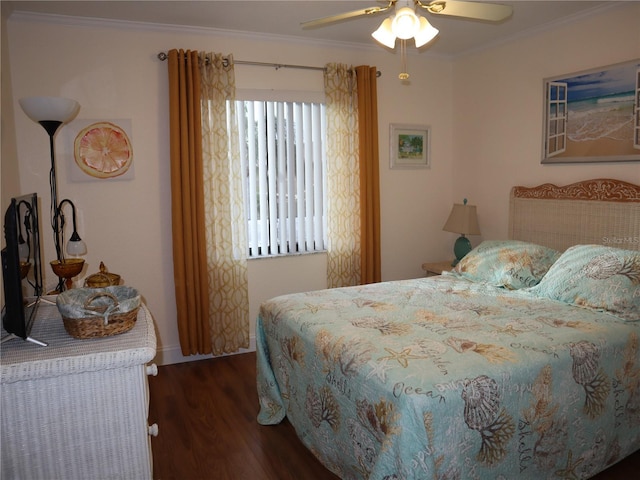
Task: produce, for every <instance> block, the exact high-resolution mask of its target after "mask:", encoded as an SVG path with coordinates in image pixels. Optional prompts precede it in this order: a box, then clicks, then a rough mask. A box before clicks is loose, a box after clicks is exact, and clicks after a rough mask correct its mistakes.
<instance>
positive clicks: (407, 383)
mask: <svg viewBox="0 0 640 480" xmlns="http://www.w3.org/2000/svg"><path fill="white" fill-rule="evenodd" d="M256 330H257V331H256V336H257V355H258V365H257V367H258V380H257V381H258V394H259V398H260V413H259V416H258V421H259V422H260V423H261V424H264V425H268V424H276V423H279V422H280V421H282V420H283V418H284V417H285V416H287V417H288V419H289V421H290V422H291V423H292V424H293V425H294V427H295V429H296V431H297V433H298V436H299V437H300V439H301V441H302V442H304V444H305V445H306V446H307V447H308V448H309V449H310V450H311V451H312V452H313V453H314V454H315V455H316V456H317V457H318V458H319V459H320V461H321V462H322V463H323V464H324V465H326V467H327V468H328V469H330V470H331V471H333V472H334V473H336V474H337V475H338V476H340V477H341V478H343V479H356V478H370V479H430V478H434V479H468V478H518V479H520V478H536V479H543V478H562V479H569V478H587V477H589V476H591V475H594V474H596V473H597V472H599V471H601V470H603V469H605V468H606V467H607V466H608V465H610V464H612V463H614V462H616V461H618V460H620V459H622V458H623V457H624V456H626V455H628V454H630V453H632V452H633V451H635V450H637V449H639V448H640V345H639V336H640V322H625V321H624V320H622V319H619V318H617V317H615V316H613V315H610V314H607V313H598V312H595V311H592V310H589V309H585V308H580V307H575V306H571V305H567V304H564V303H561V302H558V301H554V300H548V299H541V298H537V297H533V296H531V295H529V294H527V293H525V292H523V291H509V290H505V289H501V288H496V287H489V286H486V285H483V284H479V283H472V282H470V281H467V280H463V279H459V278H456V277H454V276H453V275H442V276H438V277H430V278H423V279H416V280H405V281H396V282H385V283H379V284H373V285H367V286H360V287H349V288H339V289H332V290H323V291H317V292H308V293H301V294H293V295H287V296H282V297H278V298H276V299H273V300H271V301H268V302H266V303H265V304H263V306H262V308H261V311H260V316H259V318H258V319H257V326H256Z"/></svg>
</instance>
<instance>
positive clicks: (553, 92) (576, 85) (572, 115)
mask: <svg viewBox="0 0 640 480" xmlns="http://www.w3.org/2000/svg"><path fill="white" fill-rule="evenodd" d="M639 104H640V59H639V60H633V61H630V62H625V63H619V64H616V65H610V66H608V67H601V68H598V69H594V70H589V71H584V72H578V73H572V74H566V75H562V76H558V77H554V78H547V79H545V80H544V112H545V115H544V134H543V137H544V138H543V145H542V163H578V162H580V163H584V162H637V161H640V109H639V107H638V105H639Z"/></svg>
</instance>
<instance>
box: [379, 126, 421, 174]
mask: <svg viewBox="0 0 640 480" xmlns="http://www.w3.org/2000/svg"><path fill="white" fill-rule="evenodd" d="M430 146H431V128H430V127H425V126H422V125H400V124H395V123H392V124H391V125H390V128H389V149H390V152H389V156H390V165H389V166H390V168H429V167H430V155H429V153H430V150H431V148H430Z"/></svg>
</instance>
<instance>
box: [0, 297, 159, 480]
mask: <svg viewBox="0 0 640 480" xmlns="http://www.w3.org/2000/svg"><path fill="white" fill-rule="evenodd" d="M31 336H32V337H34V338H37V339H38V340H41V341H44V342H47V343H48V344H49V346H47V347H40V346H37V345H34V344H32V343H28V342H23V341H22V340H20V339H14V340H11V341H9V342H5V343H4V344H2V349H1V354H0V359H1V367H0V368H1V370H0V372H1V380H2V385H1V388H2V391H1V393H0V395H1V397H2V411H1V413H0V415H1V417H2V439H1V440H2V442H1V443H2V447H1V448H2V453H1V455H2V456H1V457H0V462H1V468H2V471H1V474H0V477H2V478H6V479H10V478H24V479H27V478H28V479H65V480H66V479H82V480H86V479H97V478H105V479H106V478H108V479H135V480H139V479H145V478H147V479H149V478H152V457H151V440H150V437H149V435H150V434H155V433H156V432H157V426H156V425H152V426H151V427H150V426H149V425H148V423H147V422H148V420H147V416H148V413H149V388H148V383H147V374H155V373H156V372H157V368H155V365H151V366H147V365H146V364H147V362H149V361H151V360H152V359H153V357H154V356H155V353H156V335H155V330H154V326H153V320H152V318H151V314H150V313H149V310H147V308H146V307H145V306H144V305H143V306H142V307H141V308H140V310H139V312H138V317H137V320H136V324H135V326H134V327H133V329H132V330H130V331H129V332H127V333H123V334H120V335H114V336H111V337H104V338H99V339H83V340H77V339H74V338H72V337H71V336H69V335H68V334H67V333H66V331H65V330H64V327H63V324H62V319H61V318H60V315H59V314H58V310H57V308H56V306H55V305H47V304H41V306H40V308H39V311H38V318H37V319H36V321H35V324H34V327H33V330H32V332H31Z"/></svg>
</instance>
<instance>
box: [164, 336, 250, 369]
mask: <svg viewBox="0 0 640 480" xmlns="http://www.w3.org/2000/svg"><path fill="white" fill-rule="evenodd" d="M255 351H256V337H255V336H251V337H249V348H241V349H240V350H238V351H237V352H234V353H229V354H224V355H219V356H220V357H227V356H229V355H238V354H241V353H248V352H255ZM208 358H216V357H214V355H211V354H209V355H189V356H186V357H185V356H184V355H182V350H181V349H180V345H169V346H164V347H160V348H158V350H157V351H156V356H155V357H154V359H153V363H155V364H156V365H158V366H161V365H172V364H174V363H184V362H195V361H197V360H206V359H208Z"/></svg>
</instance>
